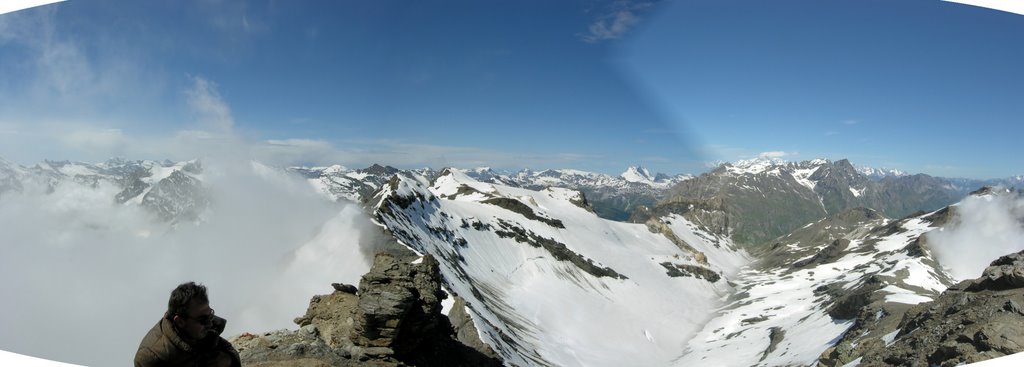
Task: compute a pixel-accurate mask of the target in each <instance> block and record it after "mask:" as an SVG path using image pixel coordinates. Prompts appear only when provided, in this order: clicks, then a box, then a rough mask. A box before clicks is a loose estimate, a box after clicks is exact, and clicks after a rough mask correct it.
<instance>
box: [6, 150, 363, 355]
mask: <svg viewBox="0 0 1024 367" xmlns="http://www.w3.org/2000/svg"><path fill="white" fill-rule="evenodd" d="M203 165H204V167H205V170H204V173H203V179H204V186H205V187H206V189H207V190H208V191H209V192H210V194H211V197H212V200H213V202H212V204H211V207H210V210H209V211H207V212H206V213H205V214H204V221H203V222H202V223H200V224H193V223H181V224H178V225H176V226H171V225H169V224H168V223H166V222H162V221H160V220H158V219H157V218H156V217H155V216H154V215H153V214H152V213H150V212H148V211H146V210H145V209H144V208H141V207H139V206H138V205H122V204H117V203H115V201H114V195H116V194H117V193H118V191H120V188H119V187H116V186H115V185H113V184H109V183H101V184H100V185H99V186H98V187H95V188H94V187H89V186H85V185H81V184H77V183H73V182H65V183H64V184H61V185H59V186H57V188H56V190H55V191H54V192H52V193H49V194H47V193H46V192H45V190H42V189H38V188H32V187H27V188H26V189H25V190H23V192H21V193H17V192H7V193H4V194H3V195H2V196H0V225H2V228H3V230H2V231H0V243H2V244H3V245H2V247H0V251H2V255H0V279H3V282H0V294H3V295H4V306H3V311H4V312H0V325H3V327H2V328H0V349H3V350H7V351H11V352H16V353H21V354H27V355H31V356H36V357H41V358H47V359H51V360H56V361H62V362H70V363H76V364H85V365H96V366H113V365H125V364H129V363H130V362H129V361H131V360H132V358H133V356H134V353H135V350H136V347H137V346H138V343H139V341H140V340H141V339H142V337H143V335H145V333H146V332H147V331H148V330H149V328H150V327H152V326H153V325H154V324H155V323H156V322H157V321H158V320H159V319H160V317H161V316H162V315H163V312H164V310H166V307H167V299H168V296H169V294H170V291H171V290H172V289H173V288H174V287H175V286H177V285H178V284H180V283H182V282H186V281H196V282H200V283H203V284H205V285H206V286H208V287H209V296H210V302H211V306H212V307H213V308H214V309H216V312H217V314H218V315H221V316H222V317H224V318H226V319H227V320H228V324H227V330H226V331H225V335H234V334H240V333H242V332H263V331H270V330H274V329H279V328H295V327H296V326H295V325H294V324H293V323H292V321H291V320H292V319H293V318H295V317H297V316H301V315H302V314H303V313H304V312H305V309H306V307H307V305H308V303H309V299H310V297H311V296H313V295H315V294H325V293H330V292H331V291H332V289H331V286H330V284H331V283H332V282H345V283H352V284H358V281H359V277H360V276H361V275H362V274H363V273H365V272H366V271H367V270H368V269H369V264H370V261H369V260H368V257H367V256H368V254H372V253H373V251H374V248H375V246H377V245H379V244H380V241H382V240H383V236H381V231H380V229H379V228H378V227H376V226H374V225H373V224H372V223H371V221H370V219H369V217H368V216H367V215H366V214H364V212H363V211H362V209H361V208H359V207H358V206H356V205H354V204H347V205H346V204H340V203H335V202H332V201H330V200H328V199H326V198H325V197H324V196H323V195H320V194H319V193H317V192H315V191H314V190H313V189H312V187H311V186H310V185H309V184H308V183H306V182H305V181H303V180H302V179H301V178H299V177H295V176H292V175H289V174H287V173H285V172H284V171H282V170H279V169H275V168H270V167H267V166H264V165H262V164H259V163H256V162H253V161H246V160H236V159H217V158H208V159H204V160H203Z"/></svg>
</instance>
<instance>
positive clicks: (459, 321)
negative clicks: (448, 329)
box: [448, 296, 498, 359]
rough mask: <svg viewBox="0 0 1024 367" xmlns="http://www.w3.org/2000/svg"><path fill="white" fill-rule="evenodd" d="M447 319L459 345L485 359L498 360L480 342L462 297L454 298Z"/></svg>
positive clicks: (487, 347)
mask: <svg viewBox="0 0 1024 367" xmlns="http://www.w3.org/2000/svg"><path fill="white" fill-rule="evenodd" d="M448 319H449V320H451V323H452V327H453V328H455V336H456V339H457V340H458V341H459V342H460V343H462V344H465V345H466V346H469V347H470V348H473V349H475V350H476V351H478V352H480V353H482V354H483V355H485V356H487V357H490V358H495V359H496V358H498V354H497V353H495V352H494V349H493V348H491V346H490V345H487V343H484V342H483V341H482V340H480V332H479V331H477V329H476V325H474V324H473V317H472V316H470V315H469V312H468V311H467V309H466V301H465V300H463V299H462V297H459V296H455V304H454V305H452V310H451V311H449V312H448Z"/></svg>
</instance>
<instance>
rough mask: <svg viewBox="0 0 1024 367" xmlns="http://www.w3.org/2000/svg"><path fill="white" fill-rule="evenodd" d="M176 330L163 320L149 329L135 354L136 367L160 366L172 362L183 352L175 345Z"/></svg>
mask: <svg viewBox="0 0 1024 367" xmlns="http://www.w3.org/2000/svg"><path fill="white" fill-rule="evenodd" d="M172 334H174V329H173V328H172V327H171V324H170V322H169V321H167V320H166V319H161V320H160V321H158V322H157V323H156V325H153V327H152V328H150V329H149V332H147V333H146V336H145V337H143V338H142V342H140V343H139V349H138V350H137V351H136V352H135V366H136V367H141V366H160V365H164V364H166V363H168V362H169V361H172V360H174V359H176V358H177V357H179V356H180V354H181V353H182V352H183V351H181V350H180V348H179V347H178V346H177V345H175V343H174V342H173V339H175V335H172Z"/></svg>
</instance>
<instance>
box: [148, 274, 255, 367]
mask: <svg viewBox="0 0 1024 367" xmlns="http://www.w3.org/2000/svg"><path fill="white" fill-rule="evenodd" d="M226 323H227V321H226V320H224V319H222V318H220V317H217V316H216V315H214V312H213V309H212V308H210V300H209V299H208V298H207V297H206V287H205V286H203V285H201V284H196V283H195V282H188V283H184V284H181V285H179V286H178V287H177V288H174V290H173V291H171V298H170V300H168V301H167V312H165V313H164V317H163V318H162V319H160V321H159V322H157V323H156V325H154V326H153V328H152V329H150V330H149V333H147V334H146V336H145V337H144V338H142V343H140V344H139V350H138V351H137V352H135V367H161V366H188V367H198V366H218V367H219V366H224V367H241V362H240V360H239V358H238V352H236V351H235V348H234V347H232V346H231V343H228V341H227V340H224V338H221V337H220V333H221V332H223V331H224V325H225V324H226Z"/></svg>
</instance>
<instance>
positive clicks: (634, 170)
mask: <svg viewBox="0 0 1024 367" xmlns="http://www.w3.org/2000/svg"><path fill="white" fill-rule="evenodd" d="M619 176H621V177H622V178H623V179H625V180H626V181H629V182H641V183H653V182H654V176H651V172H650V171H648V170H647V169H646V168H644V167H641V166H630V167H629V168H627V169H626V172H623V173H622V174H621V175H619Z"/></svg>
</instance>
